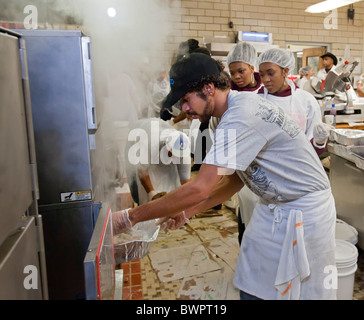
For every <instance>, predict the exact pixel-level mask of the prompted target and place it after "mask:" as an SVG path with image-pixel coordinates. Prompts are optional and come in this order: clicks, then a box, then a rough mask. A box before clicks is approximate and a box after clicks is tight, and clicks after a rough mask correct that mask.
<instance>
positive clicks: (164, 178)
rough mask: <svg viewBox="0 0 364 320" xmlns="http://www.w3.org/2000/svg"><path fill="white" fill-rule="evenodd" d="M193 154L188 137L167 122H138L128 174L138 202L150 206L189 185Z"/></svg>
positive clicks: (129, 151)
mask: <svg viewBox="0 0 364 320" xmlns="http://www.w3.org/2000/svg"><path fill="white" fill-rule="evenodd" d="M138 138H140V140H139V141H138V143H137V145H136V141H137V140H138ZM190 152H191V151H190V141H189V139H188V137H187V135H186V134H184V133H182V132H180V131H178V130H176V129H175V128H173V127H172V126H171V125H169V124H168V123H167V122H165V121H163V120H161V119H158V118H151V119H141V120H138V121H136V122H135V123H134V124H133V125H132V126H131V128H130V132H129V134H128V142H127V144H126V147H125V159H126V168H127V170H126V174H127V178H128V182H129V186H130V190H131V194H132V197H133V199H134V202H135V203H137V204H138V205H141V204H144V203H147V202H148V201H151V200H154V199H156V198H158V197H159V196H161V195H164V194H165V193H166V192H170V191H172V190H174V189H176V188H177V187H179V186H180V185H182V184H185V183H186V182H188V181H189V180H190V178H191V159H190Z"/></svg>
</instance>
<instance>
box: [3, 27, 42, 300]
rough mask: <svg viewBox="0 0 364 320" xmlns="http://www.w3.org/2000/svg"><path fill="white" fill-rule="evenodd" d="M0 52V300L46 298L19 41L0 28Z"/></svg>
mask: <svg viewBox="0 0 364 320" xmlns="http://www.w3.org/2000/svg"><path fill="white" fill-rule="evenodd" d="M0 51H1V54H0V168H1V169H0V186H1V187H0V284H1V285H0V299H1V300H4V299H15V300H23V299H24V300H33V299H37V300H39V299H47V298H48V290H47V278H46V266H45V256H44V242H43V230H42V217H41V216H40V215H39V212H38V206H37V198H38V196H39V193H38V179H37V166H36V155H35V146H34V133H33V122H32V113H31V104H30V95H29V83H28V68H27V59H26V47H25V43H24V39H23V38H22V37H21V35H20V34H19V33H16V32H13V31H11V30H8V29H4V28H1V27H0ZM28 272H31V273H32V279H33V281H34V283H33V285H32V288H26V287H25V285H24V283H26V277H27V276H28V275H29V274H28Z"/></svg>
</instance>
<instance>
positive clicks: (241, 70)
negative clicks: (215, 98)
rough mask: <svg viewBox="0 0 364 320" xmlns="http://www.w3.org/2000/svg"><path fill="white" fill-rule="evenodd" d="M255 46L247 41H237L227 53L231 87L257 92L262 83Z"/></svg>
mask: <svg viewBox="0 0 364 320" xmlns="http://www.w3.org/2000/svg"><path fill="white" fill-rule="evenodd" d="M256 62H257V52H256V50H255V48H254V47H253V46H252V45H251V44H249V43H247V42H239V43H238V44H237V45H236V46H235V47H234V48H233V49H232V50H231V51H230V52H229V54H228V56H227V65H228V67H229V72H230V76H231V89H232V90H237V91H250V92H257V91H258V90H259V89H260V88H261V87H262V86H263V85H262V81H261V79H260V75H259V72H255V70H254V68H255V65H256Z"/></svg>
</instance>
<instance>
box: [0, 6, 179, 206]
mask: <svg viewBox="0 0 364 320" xmlns="http://www.w3.org/2000/svg"><path fill="white" fill-rule="evenodd" d="M27 5H33V6H35V7H36V8H37V10H38V24H39V26H40V27H39V28H40V29H41V28H44V26H45V27H47V25H49V26H50V29H52V26H55V25H62V24H77V25H81V26H82V31H83V32H84V33H85V34H86V35H87V36H90V37H91V54H92V64H93V75H94V92H95V105H96V110H97V113H96V115H97V121H98V127H99V128H98V133H97V135H96V148H99V149H100V148H102V149H103V151H104V152H103V154H102V156H101V158H99V159H96V158H94V159H92V160H93V162H94V163H97V165H98V166H99V168H97V169H96V170H97V171H99V172H100V177H99V178H98V180H99V181H98V183H101V182H102V184H103V186H104V189H105V190H104V191H105V194H108V193H109V192H108V191H107V190H110V187H111V186H112V185H113V182H112V181H113V180H115V179H122V177H123V172H122V171H123V169H122V168H123V167H125V158H124V156H123V155H124V150H123V148H124V145H125V141H126V139H127V136H126V134H127V132H128V123H131V122H133V121H135V120H137V119H138V118H139V119H140V118H143V117H145V116H146V108H147V98H146V88H147V83H148V81H149V80H151V77H153V76H155V75H156V73H157V72H158V71H159V70H160V69H161V68H162V67H163V68H164V67H167V68H168V67H169V66H170V62H171V59H172V55H173V52H171V50H172V51H173V48H174V46H175V50H177V47H178V43H177V44H175V45H173V44H171V43H170V42H171V37H170V35H171V34H172V30H173V28H172V23H173V21H175V20H176V19H178V14H179V13H178V7H179V1H178V0H12V1H9V0H0V8H1V10H0V21H1V20H2V21H13V22H22V21H23V20H24V18H25V16H26V14H25V13H24V8H25V7H26V6H27ZM110 7H111V8H114V9H115V11H116V15H115V17H110V16H109V15H108V14H107V10H108V8H110ZM171 8H173V9H171ZM42 26H43V27H42ZM168 46H169V47H168ZM171 48H172V49H171ZM98 154H99V153H98ZM91 156H92V157H95V155H91ZM115 159H117V160H116V161H115ZM115 162H118V163H116V164H115ZM101 163H104V168H106V169H105V170H106V172H105V170H104V169H101V167H102V165H101ZM124 170H125V168H124ZM105 177H106V179H105ZM105 180H106V181H105ZM108 200H110V201H112V199H108Z"/></svg>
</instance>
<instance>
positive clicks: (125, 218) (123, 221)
mask: <svg viewBox="0 0 364 320" xmlns="http://www.w3.org/2000/svg"><path fill="white" fill-rule="evenodd" d="M129 210H130V208H129V209H125V210H121V211H117V212H114V213H113V214H112V226H113V233H114V235H115V234H119V233H123V232H125V231H128V230H129V229H131V228H132V227H133V225H132V223H131V221H130V219H129Z"/></svg>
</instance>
